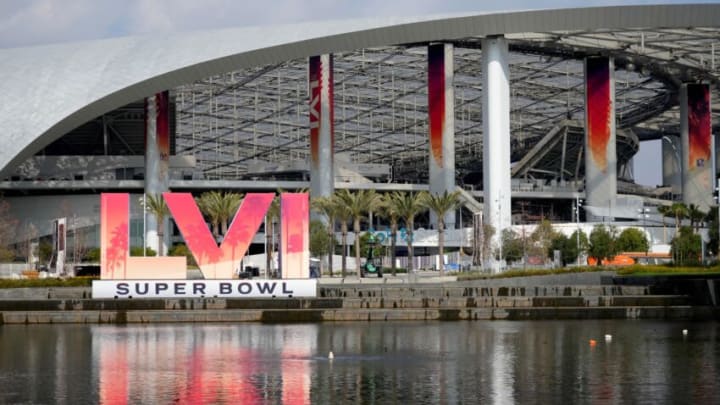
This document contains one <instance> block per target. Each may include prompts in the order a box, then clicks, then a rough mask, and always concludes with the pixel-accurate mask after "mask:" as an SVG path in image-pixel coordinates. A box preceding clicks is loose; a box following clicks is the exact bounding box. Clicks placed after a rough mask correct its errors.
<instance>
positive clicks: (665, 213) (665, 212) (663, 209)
mask: <svg viewBox="0 0 720 405" xmlns="http://www.w3.org/2000/svg"><path fill="white" fill-rule="evenodd" d="M657 212H658V214H660V216H661V217H662V223H663V243H667V227H666V224H665V218H666V217H669V216H672V213H671V212H670V207H669V206H667V205H660V206H658V207H657Z"/></svg>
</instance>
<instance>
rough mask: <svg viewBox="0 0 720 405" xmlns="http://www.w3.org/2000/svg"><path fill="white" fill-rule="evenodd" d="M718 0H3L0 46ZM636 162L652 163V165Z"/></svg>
mask: <svg viewBox="0 0 720 405" xmlns="http://www.w3.org/2000/svg"><path fill="white" fill-rule="evenodd" d="M714 2H717V0H716V1H702V0H694V1H677V0H676V1H663V0H650V1H643V0H630V1H622V0H605V1H600V0H584V1H580V0H503V1H489V0H474V1H472V0H264V1H263V0H261V1H239V0H0V48H10V47H18V46H28V45H37V44H47V43H52V42H66V41H76V40H84V39H98V38H109V37H117V36H126V35H138V34H150V33H154V32H173V31H190V30H197V29H208V28H221V27H233V26H247V25H268V24H281V23H293V22H300V21H312V20H325V19H335V18H360V17H373V16H381V15H382V16H407V15H412V16H420V15H427V14H442V13H453V12H473V11H477V12H485V11H502V10H523V9H537V8H565V7H580V6H597V5H622V4H628V3H633V4H659V3H714ZM658 153H659V145H658V144H657V143H652V144H649V145H643V147H642V148H641V153H640V156H638V157H636V167H638V169H637V170H636V176H637V177H638V180H639V181H640V182H642V183H644V184H653V185H654V184H659V182H660V178H659V174H658V173H659V172H660V170H659V166H658V163H657V162H658V161H659V159H657V156H658ZM637 162H644V163H648V162H654V165H648V164H642V165H639V164H637ZM648 166H650V167H648ZM655 166H657V167H655Z"/></svg>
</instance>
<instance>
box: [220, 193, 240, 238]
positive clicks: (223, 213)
mask: <svg viewBox="0 0 720 405" xmlns="http://www.w3.org/2000/svg"><path fill="white" fill-rule="evenodd" d="M241 201H242V195H241V194H238V193H232V192H228V193H222V194H221V196H220V200H219V201H218V203H219V206H218V220H219V221H220V226H221V227H222V228H221V229H222V234H223V235H225V234H226V233H227V230H228V221H229V220H230V219H231V218H233V217H234V216H235V213H236V212H237V210H238V207H240V202H241Z"/></svg>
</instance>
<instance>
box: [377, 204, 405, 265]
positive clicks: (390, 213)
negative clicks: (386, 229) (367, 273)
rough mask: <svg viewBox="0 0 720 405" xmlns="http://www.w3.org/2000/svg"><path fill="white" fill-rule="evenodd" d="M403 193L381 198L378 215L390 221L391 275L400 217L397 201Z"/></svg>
mask: <svg viewBox="0 0 720 405" xmlns="http://www.w3.org/2000/svg"><path fill="white" fill-rule="evenodd" d="M402 194H403V193H400V192H397V191H396V192H394V193H387V194H384V195H383V196H382V199H383V200H382V205H381V206H380V215H382V216H383V217H384V218H386V219H388V220H389V221H390V268H391V269H392V275H393V276H395V275H396V270H397V269H396V268H397V266H396V265H395V248H396V245H397V230H398V221H399V220H400V215H399V214H398V209H397V201H398V199H400V197H399V196H400V195H402Z"/></svg>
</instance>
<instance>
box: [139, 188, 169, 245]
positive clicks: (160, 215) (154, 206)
mask: <svg viewBox="0 0 720 405" xmlns="http://www.w3.org/2000/svg"><path fill="white" fill-rule="evenodd" d="M146 198H147V199H146V201H145V204H146V205H145V207H146V209H147V211H148V212H149V213H150V215H153V216H154V217H155V221H156V226H157V235H158V246H157V252H158V256H163V255H164V254H165V252H164V250H163V246H164V244H165V243H164V242H165V239H164V236H165V232H164V229H165V226H164V225H165V218H166V217H167V216H169V215H170V210H169V209H168V206H167V204H165V199H163V198H162V195H160V194H148V195H147V197H146Z"/></svg>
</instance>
